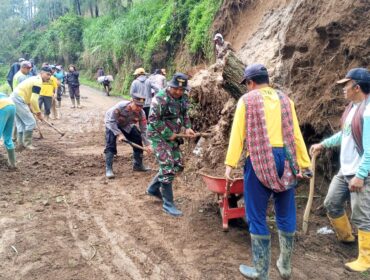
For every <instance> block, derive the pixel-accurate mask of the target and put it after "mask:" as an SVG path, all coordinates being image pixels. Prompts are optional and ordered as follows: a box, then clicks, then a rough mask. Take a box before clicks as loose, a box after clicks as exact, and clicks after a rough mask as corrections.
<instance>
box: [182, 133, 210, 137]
mask: <svg viewBox="0 0 370 280" xmlns="http://www.w3.org/2000/svg"><path fill="white" fill-rule="evenodd" d="M211 135H212V133H207V132H197V133H195V135H194V136H190V135H187V134H185V133H178V134H176V137H182V138H194V137H199V136H200V137H209V136H211Z"/></svg>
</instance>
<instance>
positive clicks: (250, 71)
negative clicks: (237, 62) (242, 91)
mask: <svg viewBox="0 0 370 280" xmlns="http://www.w3.org/2000/svg"><path fill="white" fill-rule="evenodd" d="M258 76H267V77H268V76H269V74H268V72H267V68H266V67H265V66H264V65H263V64H259V63H255V64H251V65H248V66H247V67H245V69H244V75H243V80H242V81H241V82H240V84H244V83H245V82H246V81H247V80H250V79H251V78H254V77H258Z"/></svg>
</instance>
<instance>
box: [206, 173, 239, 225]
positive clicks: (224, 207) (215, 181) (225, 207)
mask: <svg viewBox="0 0 370 280" xmlns="http://www.w3.org/2000/svg"><path fill="white" fill-rule="evenodd" d="M200 175H201V176H202V178H203V181H204V183H205V184H206V186H207V188H208V189H209V190H210V191H212V192H214V193H216V194H217V199H218V204H219V207H220V212H221V216H222V228H223V230H224V231H227V230H228V228H229V220H231V219H237V218H243V217H244V215H245V207H244V206H237V207H235V208H230V203H229V198H230V195H239V196H241V195H243V191H244V186H243V178H237V179H235V180H234V181H233V182H232V183H229V184H228V183H227V181H226V179H225V178H219V177H212V176H209V175H206V174H202V173H200Z"/></svg>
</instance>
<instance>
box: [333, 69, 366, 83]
mask: <svg viewBox="0 0 370 280" xmlns="http://www.w3.org/2000/svg"><path fill="white" fill-rule="evenodd" d="M349 80H354V81H357V82H367V83H370V73H369V71H368V70H367V69H366V68H353V69H351V70H349V71H348V72H347V74H346V76H345V77H344V78H343V79H341V80H339V81H337V84H344V83H346V82H348V81H349Z"/></svg>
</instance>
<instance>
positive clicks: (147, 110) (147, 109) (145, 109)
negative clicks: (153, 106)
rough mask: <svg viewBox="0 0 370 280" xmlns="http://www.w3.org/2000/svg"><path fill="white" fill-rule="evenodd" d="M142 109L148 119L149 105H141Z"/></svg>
mask: <svg viewBox="0 0 370 280" xmlns="http://www.w3.org/2000/svg"><path fill="white" fill-rule="evenodd" d="M143 110H144V112H145V117H146V119H147V120H148V117H149V111H150V107H143Z"/></svg>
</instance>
